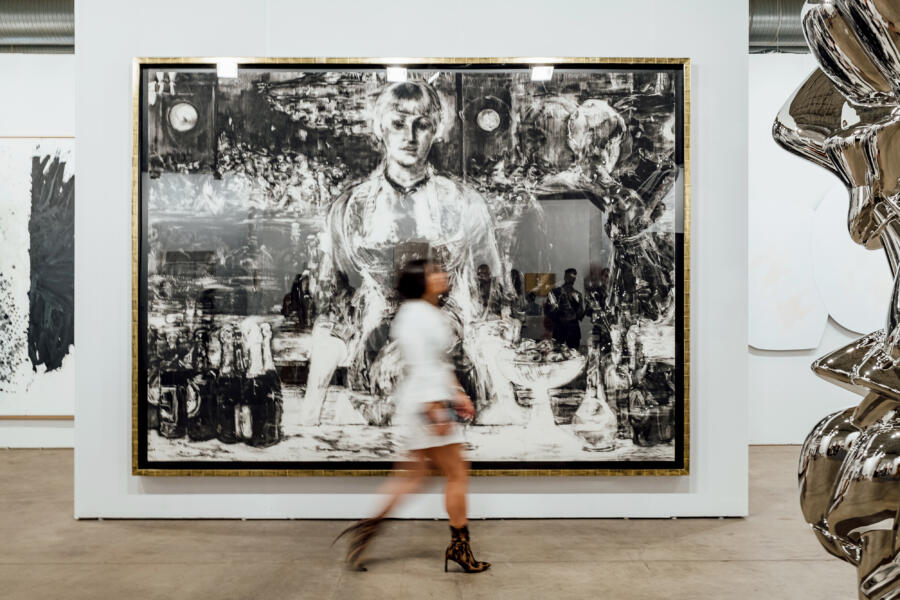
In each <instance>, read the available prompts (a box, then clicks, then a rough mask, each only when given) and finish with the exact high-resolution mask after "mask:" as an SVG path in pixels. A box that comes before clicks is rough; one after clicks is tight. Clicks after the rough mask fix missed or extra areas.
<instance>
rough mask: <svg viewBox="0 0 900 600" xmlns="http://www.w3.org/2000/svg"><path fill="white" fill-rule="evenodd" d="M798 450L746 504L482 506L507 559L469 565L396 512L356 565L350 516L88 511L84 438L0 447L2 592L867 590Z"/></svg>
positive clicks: (765, 457) (600, 594) (778, 457)
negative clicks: (841, 550) (628, 508)
mask: <svg viewBox="0 0 900 600" xmlns="http://www.w3.org/2000/svg"><path fill="white" fill-rule="evenodd" d="M798 452H799V448H798V447H793V446H780V447H779V446H775V447H772V446H769V447H754V448H752V449H751V453H750V461H751V462H750V477H751V479H750V510H751V512H752V516H750V517H749V518H747V519H677V520H662V521H660V520H567V521H536V520H512V521H476V522H474V523H473V524H472V532H473V536H474V539H475V549H476V551H477V554H478V556H479V557H483V558H484V559H487V560H491V561H493V563H494V566H493V568H492V569H491V570H490V571H488V572H487V573H484V574H480V575H465V574H462V573H444V572H443V560H442V556H443V548H444V545H445V544H446V537H447V528H446V523H445V522H437V521H413V522H403V521H393V522H391V523H390V524H389V525H388V527H387V528H386V535H384V536H383V537H382V538H381V539H380V540H379V541H378V542H377V543H376V544H375V545H374V546H373V548H372V553H371V556H372V560H371V562H370V570H369V572H367V573H351V572H347V571H346V570H344V569H343V568H342V566H341V563H340V557H341V555H340V550H339V549H338V548H337V547H335V548H331V547H330V546H329V544H330V543H331V540H332V538H333V537H334V535H335V533H336V532H337V531H339V530H340V529H341V528H342V527H343V526H344V523H342V522H335V521H75V520H74V519H73V518H72V452H71V451H64V450H0V598H3V599H4V600H12V599H14V598H15V599H29V600H30V599H37V598H53V599H57V598H58V599H65V600H77V599H81V598H89V599H91V600H103V599H107V598H114V599H117V600H118V599H131V598H135V599H141V600H149V599H156V598H159V599H166V600H170V599H175V598H197V599H206V598H208V599H211V600H220V599H234V600H244V599H256V598H263V599H267V600H276V599H277V600H281V599H290V598H316V599H318V598H322V599H326V598H353V599H366V598H390V599H391V600H399V599H401V598H416V599H420V598H421V599H424V598H473V599H474V598H516V599H527V598H539V599H542V600H543V599H556V598H603V599H611V600H618V599H625V598H629V599H630V598H635V599H641V600H647V599H666V600H676V599H691V600H696V599H700V598H715V599H722V598H733V599H740V600H749V599H756V598H761V599H765V600H777V599H787V598H790V599H797V598H814V599H815V600H829V599H841V600H849V599H852V598H855V597H856V592H855V572H854V570H853V568H852V567H850V566H849V565H846V564H844V563H841V562H839V561H837V560H835V559H831V558H829V557H828V556H827V555H826V554H825V552H824V551H823V550H821V549H820V548H819V545H818V543H817V542H816V541H815V539H814V538H813V536H812V535H811V534H810V533H809V531H808V530H807V528H806V526H805V525H804V524H803V522H802V520H801V518H800V512H799V509H798V507H797V493H796V475H795V469H796V459H797V453H798Z"/></svg>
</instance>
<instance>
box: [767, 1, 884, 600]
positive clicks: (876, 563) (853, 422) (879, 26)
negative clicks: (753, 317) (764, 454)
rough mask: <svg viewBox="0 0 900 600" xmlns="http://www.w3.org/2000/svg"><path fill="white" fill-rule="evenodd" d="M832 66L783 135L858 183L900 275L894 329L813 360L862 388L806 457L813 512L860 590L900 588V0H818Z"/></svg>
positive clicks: (825, 59) (870, 244) (818, 431)
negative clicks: (852, 570) (858, 398)
mask: <svg viewBox="0 0 900 600" xmlns="http://www.w3.org/2000/svg"><path fill="white" fill-rule="evenodd" d="M803 11H804V12H803V27H804V33H805V34H806V39H807V42H808V43H809V47H810V50H811V51H812V53H813V55H814V56H815V57H816V59H817V60H818V62H819V65H820V68H819V69H817V70H816V71H815V72H814V73H813V74H812V75H810V77H809V78H808V79H807V80H806V81H805V82H804V83H803V84H802V85H801V86H800V88H799V89H798V90H797V91H796V92H795V93H794V95H793V96H792V97H791V98H790V99H788V101H787V103H786V104H785V105H784V107H783V108H782V109H781V111H780V112H779V114H778V117H777V118H776V120H775V125H774V128H773V134H774V136H775V139H776V141H778V142H779V143H780V144H781V145H782V146H783V147H785V148H786V149H788V150H789V151H791V152H794V153H795V154H798V155H800V156H802V157H804V158H807V159H809V160H811V161H813V162H815V163H817V164H819V165H821V166H823V167H825V168H826V169H829V170H830V171H832V172H833V173H834V174H835V175H837V176H838V177H840V178H841V180H842V181H843V182H844V183H845V184H846V185H847V188H848V190H849V192H850V197H849V200H850V208H849V212H848V220H847V224H848V229H849V232H850V236H851V237H852V238H853V240H854V241H855V242H857V243H859V244H862V245H864V246H866V247H867V248H869V249H878V248H883V249H884V251H885V253H886V254H887V258H888V263H889V264H890V268H891V271H892V273H893V275H894V277H895V280H894V291H893V293H892V296H891V298H890V304H889V306H888V314H887V320H886V323H885V328H884V329H882V330H878V331H875V332H873V333H871V334H869V335H866V336H863V337H862V338H860V339H859V340H856V341H855V342H853V343H851V344H849V345H847V346H846V347H844V348H840V349H839V350H836V351H835V352H833V353H831V354H828V355H826V356H824V357H822V358H820V359H819V360H817V361H816V362H815V363H814V364H813V370H814V371H815V372H816V373H817V374H819V375H820V376H822V377H823V378H825V379H827V380H829V381H832V382H834V383H836V384H838V385H842V386H844V387H849V388H851V389H853V390H854V391H856V392H857V393H859V394H860V395H861V396H862V400H861V401H860V402H859V403H858V404H857V405H856V406H855V407H852V408H848V409H847V410H844V411H841V412H838V413H834V414H832V415H829V416H827V417H825V418H824V419H822V420H821V421H820V422H819V423H818V424H817V425H816V427H815V428H814V429H813V430H812V432H811V433H810V434H809V436H808V437H807V439H806V442H805V444H804V446H803V450H802V454H801V457H800V468H799V480H800V501H801V507H802V509H803V515H804V517H805V518H806V520H807V522H809V524H810V525H811V526H812V528H813V531H814V532H815V534H816V536H817V537H818V539H819V541H820V542H821V543H822V545H823V546H824V547H825V549H826V550H827V551H828V552H830V553H831V554H833V555H835V556H837V557H838V558H841V559H842V560H845V561H847V562H849V563H851V564H853V565H855V566H856V567H857V572H858V577H859V597H860V598H861V599H866V600H890V599H896V598H900V365H898V360H900V277H897V275H898V263H900V204H898V198H900V178H898V175H900V152H898V150H897V140H898V135H897V134H898V132H900V113H898V108H900V33H898V32H900V2H898V1H897V0H820V1H811V0H810V1H807V2H806V4H805V5H804V9H803Z"/></svg>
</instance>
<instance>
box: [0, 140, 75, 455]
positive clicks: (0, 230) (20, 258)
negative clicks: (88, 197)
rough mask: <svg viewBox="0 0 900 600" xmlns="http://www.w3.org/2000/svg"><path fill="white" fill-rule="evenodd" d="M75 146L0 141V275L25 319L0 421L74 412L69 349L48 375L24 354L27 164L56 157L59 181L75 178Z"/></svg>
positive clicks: (1, 393)
mask: <svg viewBox="0 0 900 600" xmlns="http://www.w3.org/2000/svg"><path fill="white" fill-rule="evenodd" d="M74 146H75V142H74V140H69V139H61V140H59V139H40V140H37V139H0V273H3V274H4V275H5V276H6V277H8V278H10V279H11V281H12V282H13V283H14V285H15V294H16V295H15V303H16V306H15V308H16V310H17V311H18V312H20V313H22V314H23V315H24V318H25V326H26V328H25V329H23V330H22V331H21V332H20V335H21V336H22V339H23V340H24V341H25V342H26V345H24V346H22V347H21V352H22V356H21V357H20V359H21V360H19V361H18V368H17V372H16V375H15V380H14V382H12V385H7V386H2V385H0V388H2V389H0V415H71V414H73V412H74V386H75V357H74V348H70V349H69V354H68V355H67V356H66V357H65V358H64V359H63V364H62V366H61V367H60V368H59V369H57V370H54V371H50V372H47V371H46V370H45V368H44V366H43V365H39V366H38V371H37V372H35V371H34V370H33V368H32V365H31V361H30V359H29V358H28V350H27V337H28V331H27V322H28V315H29V311H30V307H29V300H28V291H29V289H30V287H31V264H30V257H29V248H30V235H29V232H28V223H29V220H30V217H31V159H32V157H33V156H38V155H39V156H46V155H50V156H54V155H57V154H58V155H59V156H60V157H61V159H62V160H64V161H65V162H66V168H65V172H64V177H65V178H69V177H71V176H72V175H73V174H74V172H75V157H74ZM22 436H24V437H22ZM16 439H28V436H27V435H25V433H24V432H23V433H22V434H21V436H19V435H18V434H17V436H16ZM47 441H48V442H53V443H58V436H55V435H54V436H51V438H48V439H47ZM34 443H35V444H37V445H40V443H41V439H37V438H36V439H35V440H34ZM28 445H30V444H28Z"/></svg>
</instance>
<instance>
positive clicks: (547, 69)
mask: <svg viewBox="0 0 900 600" xmlns="http://www.w3.org/2000/svg"><path fill="white" fill-rule="evenodd" d="M551 79H553V67H552V66H547V65H535V66H533V67H531V80H532V81H550V80H551Z"/></svg>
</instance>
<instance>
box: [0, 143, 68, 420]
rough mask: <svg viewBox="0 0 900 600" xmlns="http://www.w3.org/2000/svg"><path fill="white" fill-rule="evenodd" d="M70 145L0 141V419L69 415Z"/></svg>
mask: <svg viewBox="0 0 900 600" xmlns="http://www.w3.org/2000/svg"><path fill="white" fill-rule="evenodd" d="M74 169H75V162H74V142H73V141H72V140H70V139H52V138H46V139H40V140H36V139H9V138H8V139H3V140H0V414H4V415H41V414H53V415H69V414H72V413H73V411H74V407H73V406H72V396H71V394H70V393H69V390H71V389H72V386H74V329H73V308H74V307H73V301H74V296H73V294H74V269H73V247H74V184H75V181H74Z"/></svg>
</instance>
